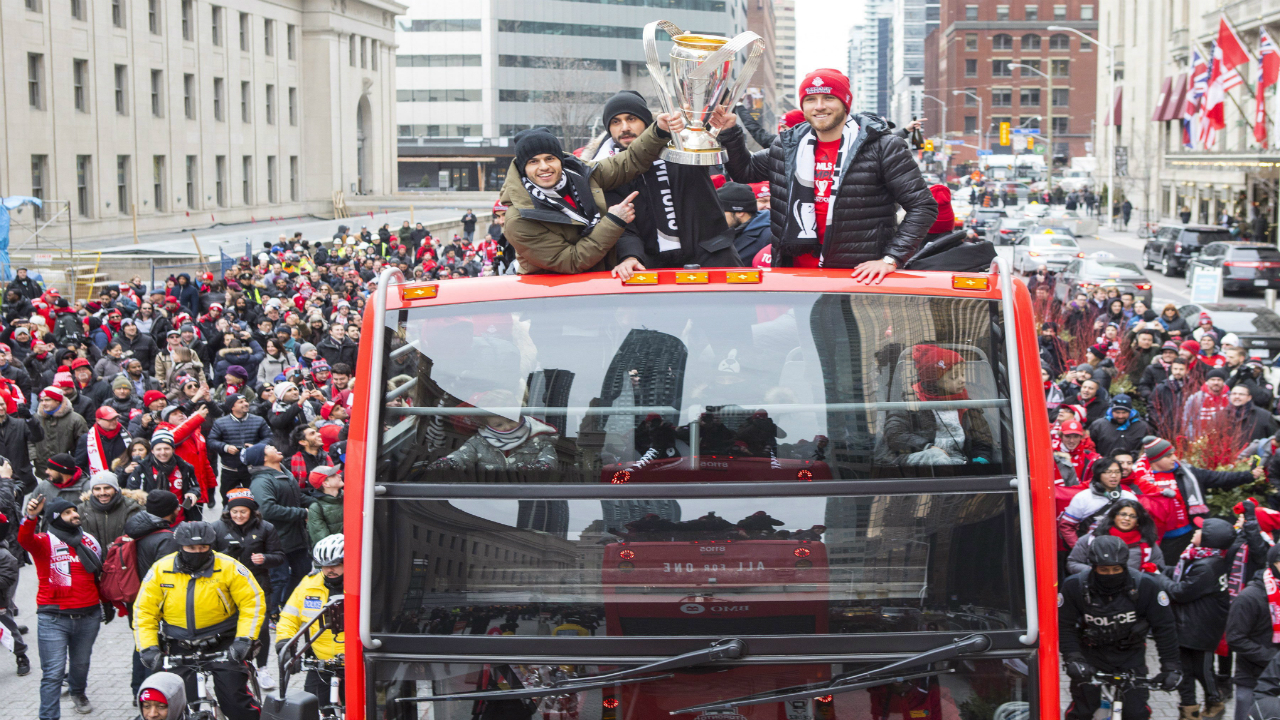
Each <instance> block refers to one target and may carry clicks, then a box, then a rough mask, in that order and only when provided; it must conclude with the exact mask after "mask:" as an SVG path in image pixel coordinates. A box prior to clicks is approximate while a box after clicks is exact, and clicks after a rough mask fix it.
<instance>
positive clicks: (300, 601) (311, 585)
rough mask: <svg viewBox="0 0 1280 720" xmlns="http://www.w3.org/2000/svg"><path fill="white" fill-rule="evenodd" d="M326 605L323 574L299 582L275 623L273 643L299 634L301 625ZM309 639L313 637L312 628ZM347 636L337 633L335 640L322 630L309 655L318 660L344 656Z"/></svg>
mask: <svg viewBox="0 0 1280 720" xmlns="http://www.w3.org/2000/svg"><path fill="white" fill-rule="evenodd" d="M327 602H329V589H328V588H326V587H325V586H324V573H322V572H320V571H319V570H317V571H316V572H313V573H311V574H310V575H308V576H306V577H304V578H302V582H300V583H298V587H296V588H294V589H293V594H292V595H290V596H289V601H288V602H286V603H285V604H284V607H283V608H281V609H280V621H279V622H277V623H276V640H277V641H280V640H288V639H289V638H291V637H293V636H294V635H296V634H297V633H298V630H300V629H301V628H302V626H303V625H306V624H307V623H309V622H311V619H312V618H314V617H315V616H316V615H319V614H320V608H322V607H324V604H325V603H327ZM310 637H315V629H314V628H312V630H311V634H310ZM345 642H346V633H338V635H337V637H334V634H333V631H332V630H325V631H324V632H322V633H320V637H318V638H316V640H315V643H314V644H312V646H311V652H313V653H315V656H316V657H317V658H319V659H321V660H331V659H333V658H334V657H335V656H337V655H341V654H342V653H343V647H344V643H345Z"/></svg>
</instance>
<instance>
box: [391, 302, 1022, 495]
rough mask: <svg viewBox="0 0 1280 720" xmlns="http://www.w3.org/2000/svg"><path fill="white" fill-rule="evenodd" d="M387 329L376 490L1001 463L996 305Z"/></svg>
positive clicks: (561, 317)
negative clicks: (382, 485) (395, 485)
mask: <svg viewBox="0 0 1280 720" xmlns="http://www.w3.org/2000/svg"><path fill="white" fill-rule="evenodd" d="M387 321H388V323H389V328H388V330H389V332H388V341H387V345H386V348H385V353H386V358H385V362H386V364H387V376H388V377H389V378H391V379H390V381H389V382H388V383H387V387H386V388H385V392H386V403H385V409H384V411H383V414H382V418H381V422H382V430H383V432H382V440H381V447H380V448H379V452H378V457H379V458H381V460H382V463H383V465H382V467H380V468H379V473H380V477H383V478H385V479H386V481H388V482H406V483H477V482H484V483H494V482H496V483H578V484H599V483H605V484H620V483H655V482H682V483H683V482H726V481H732V482H762V481H771V482H811V481H823V480H856V479H862V478H875V477H890V478H892V477H950V476H957V475H990V474H1007V473H1011V472H1012V465H1013V461H1012V448H1011V445H1012V436H1011V432H1012V431H1011V427H1010V410H1009V393H1008V383H1007V377H1006V371H1007V368H1005V367H1004V363H1003V358H1004V348H1003V342H1004V340H1003V329H1002V323H1001V321H1000V317H999V310H998V306H997V304H996V303H994V302H991V301H986V300H976V299H965V298H923V297H912V296H892V295H841V294H818V293H767V294H761V293H750V292H718V293H697V294H683V293H682V294H678V295H676V294H651V295H632V296H626V297H623V296H591V297H560V298H549V299H546V300H540V301H538V302H537V303H515V302H491V303H478V304H470V305H460V306H447V305H446V306H437V307H423V308H415V309H410V310H397V311H392V312H390V313H388V316H387ZM939 363H941V364H942V366H939Z"/></svg>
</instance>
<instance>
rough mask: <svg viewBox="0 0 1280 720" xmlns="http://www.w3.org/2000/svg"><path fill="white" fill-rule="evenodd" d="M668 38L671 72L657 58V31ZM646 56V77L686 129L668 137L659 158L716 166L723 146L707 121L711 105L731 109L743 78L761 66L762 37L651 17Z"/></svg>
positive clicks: (721, 159) (743, 88)
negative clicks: (738, 62)
mask: <svg viewBox="0 0 1280 720" xmlns="http://www.w3.org/2000/svg"><path fill="white" fill-rule="evenodd" d="M658 30H663V31H665V32H666V33H667V34H668V35H669V36H671V40H672V43H673V45H672V47H671V53H670V66H671V74H670V76H668V75H667V70H666V68H664V67H663V66H662V63H661V62H660V60H659V57H658V43H657V31H658ZM644 48H645V60H646V63H647V65H648V67H649V75H650V76H651V77H652V78H653V82H654V84H655V85H656V86H657V88H658V98H659V102H660V103H661V105H662V110H663V112H665V113H667V114H674V113H676V112H678V113H680V114H681V115H683V116H684V121H685V129H684V130H683V131H681V132H679V133H676V134H674V135H673V136H672V138H671V143H670V144H668V145H667V148H666V149H665V150H663V151H662V159H663V160H666V161H668V162H673V163H677V164H680V165H719V164H720V163H722V162H724V159H725V154H724V149H723V148H721V146H720V143H719V142H718V141H717V140H716V136H717V135H718V134H719V132H718V131H717V130H716V129H715V128H712V127H710V125H709V124H708V120H709V119H710V117H711V114H712V113H713V112H715V110H716V108H719V107H724V108H728V109H731V108H732V107H733V105H734V103H736V102H738V100H740V99H741V98H742V94H743V93H744V92H745V91H746V84H747V81H748V80H749V79H750V78H751V75H752V74H753V73H755V70H756V66H757V65H759V64H760V56H761V54H762V53H763V52H764V40H763V39H762V38H761V37H760V36H759V35H757V34H755V33H753V32H744V33H742V34H740V35H738V36H736V37H733V38H727V37H723V36H720V35H706V34H702V33H688V32H685V31H684V30H681V29H680V28H679V27H677V26H676V25H675V24H674V23H671V22H668V21H666V20H656V21H654V22H651V23H649V24H648V25H646V26H645V28H644ZM748 48H749V49H750V54H749V55H748V57H747V60H746V62H745V63H743V66H742V70H741V71H740V72H739V73H738V75H737V78H736V79H735V78H734V71H733V65H734V61H735V59H736V57H737V54H738V53H739V52H740V51H742V50H744V49H748Z"/></svg>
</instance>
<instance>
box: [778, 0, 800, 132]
mask: <svg viewBox="0 0 1280 720" xmlns="http://www.w3.org/2000/svg"><path fill="white" fill-rule="evenodd" d="M773 12H774V16H775V18H776V19H777V28H776V30H775V31H774V36H775V37H776V38H777V42H778V49H777V50H776V51H775V52H774V63H775V64H776V67H777V72H776V73H775V79H776V81H777V83H778V100H779V102H780V103H781V106H780V107H783V108H788V109H790V108H793V107H795V105H796V0H773ZM784 114H785V111H784Z"/></svg>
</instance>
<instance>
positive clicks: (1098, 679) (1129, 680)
mask: <svg viewBox="0 0 1280 720" xmlns="http://www.w3.org/2000/svg"><path fill="white" fill-rule="evenodd" d="M1089 684H1090V685H1127V686H1130V687H1135V688H1148V689H1153V690H1159V689H1160V683H1157V682H1155V681H1154V680H1152V679H1151V678H1148V677H1139V676H1138V674H1137V673H1133V672H1127V671H1125V672H1096V673H1094V674H1093V677H1092V678H1091V679H1090V680H1089Z"/></svg>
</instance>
